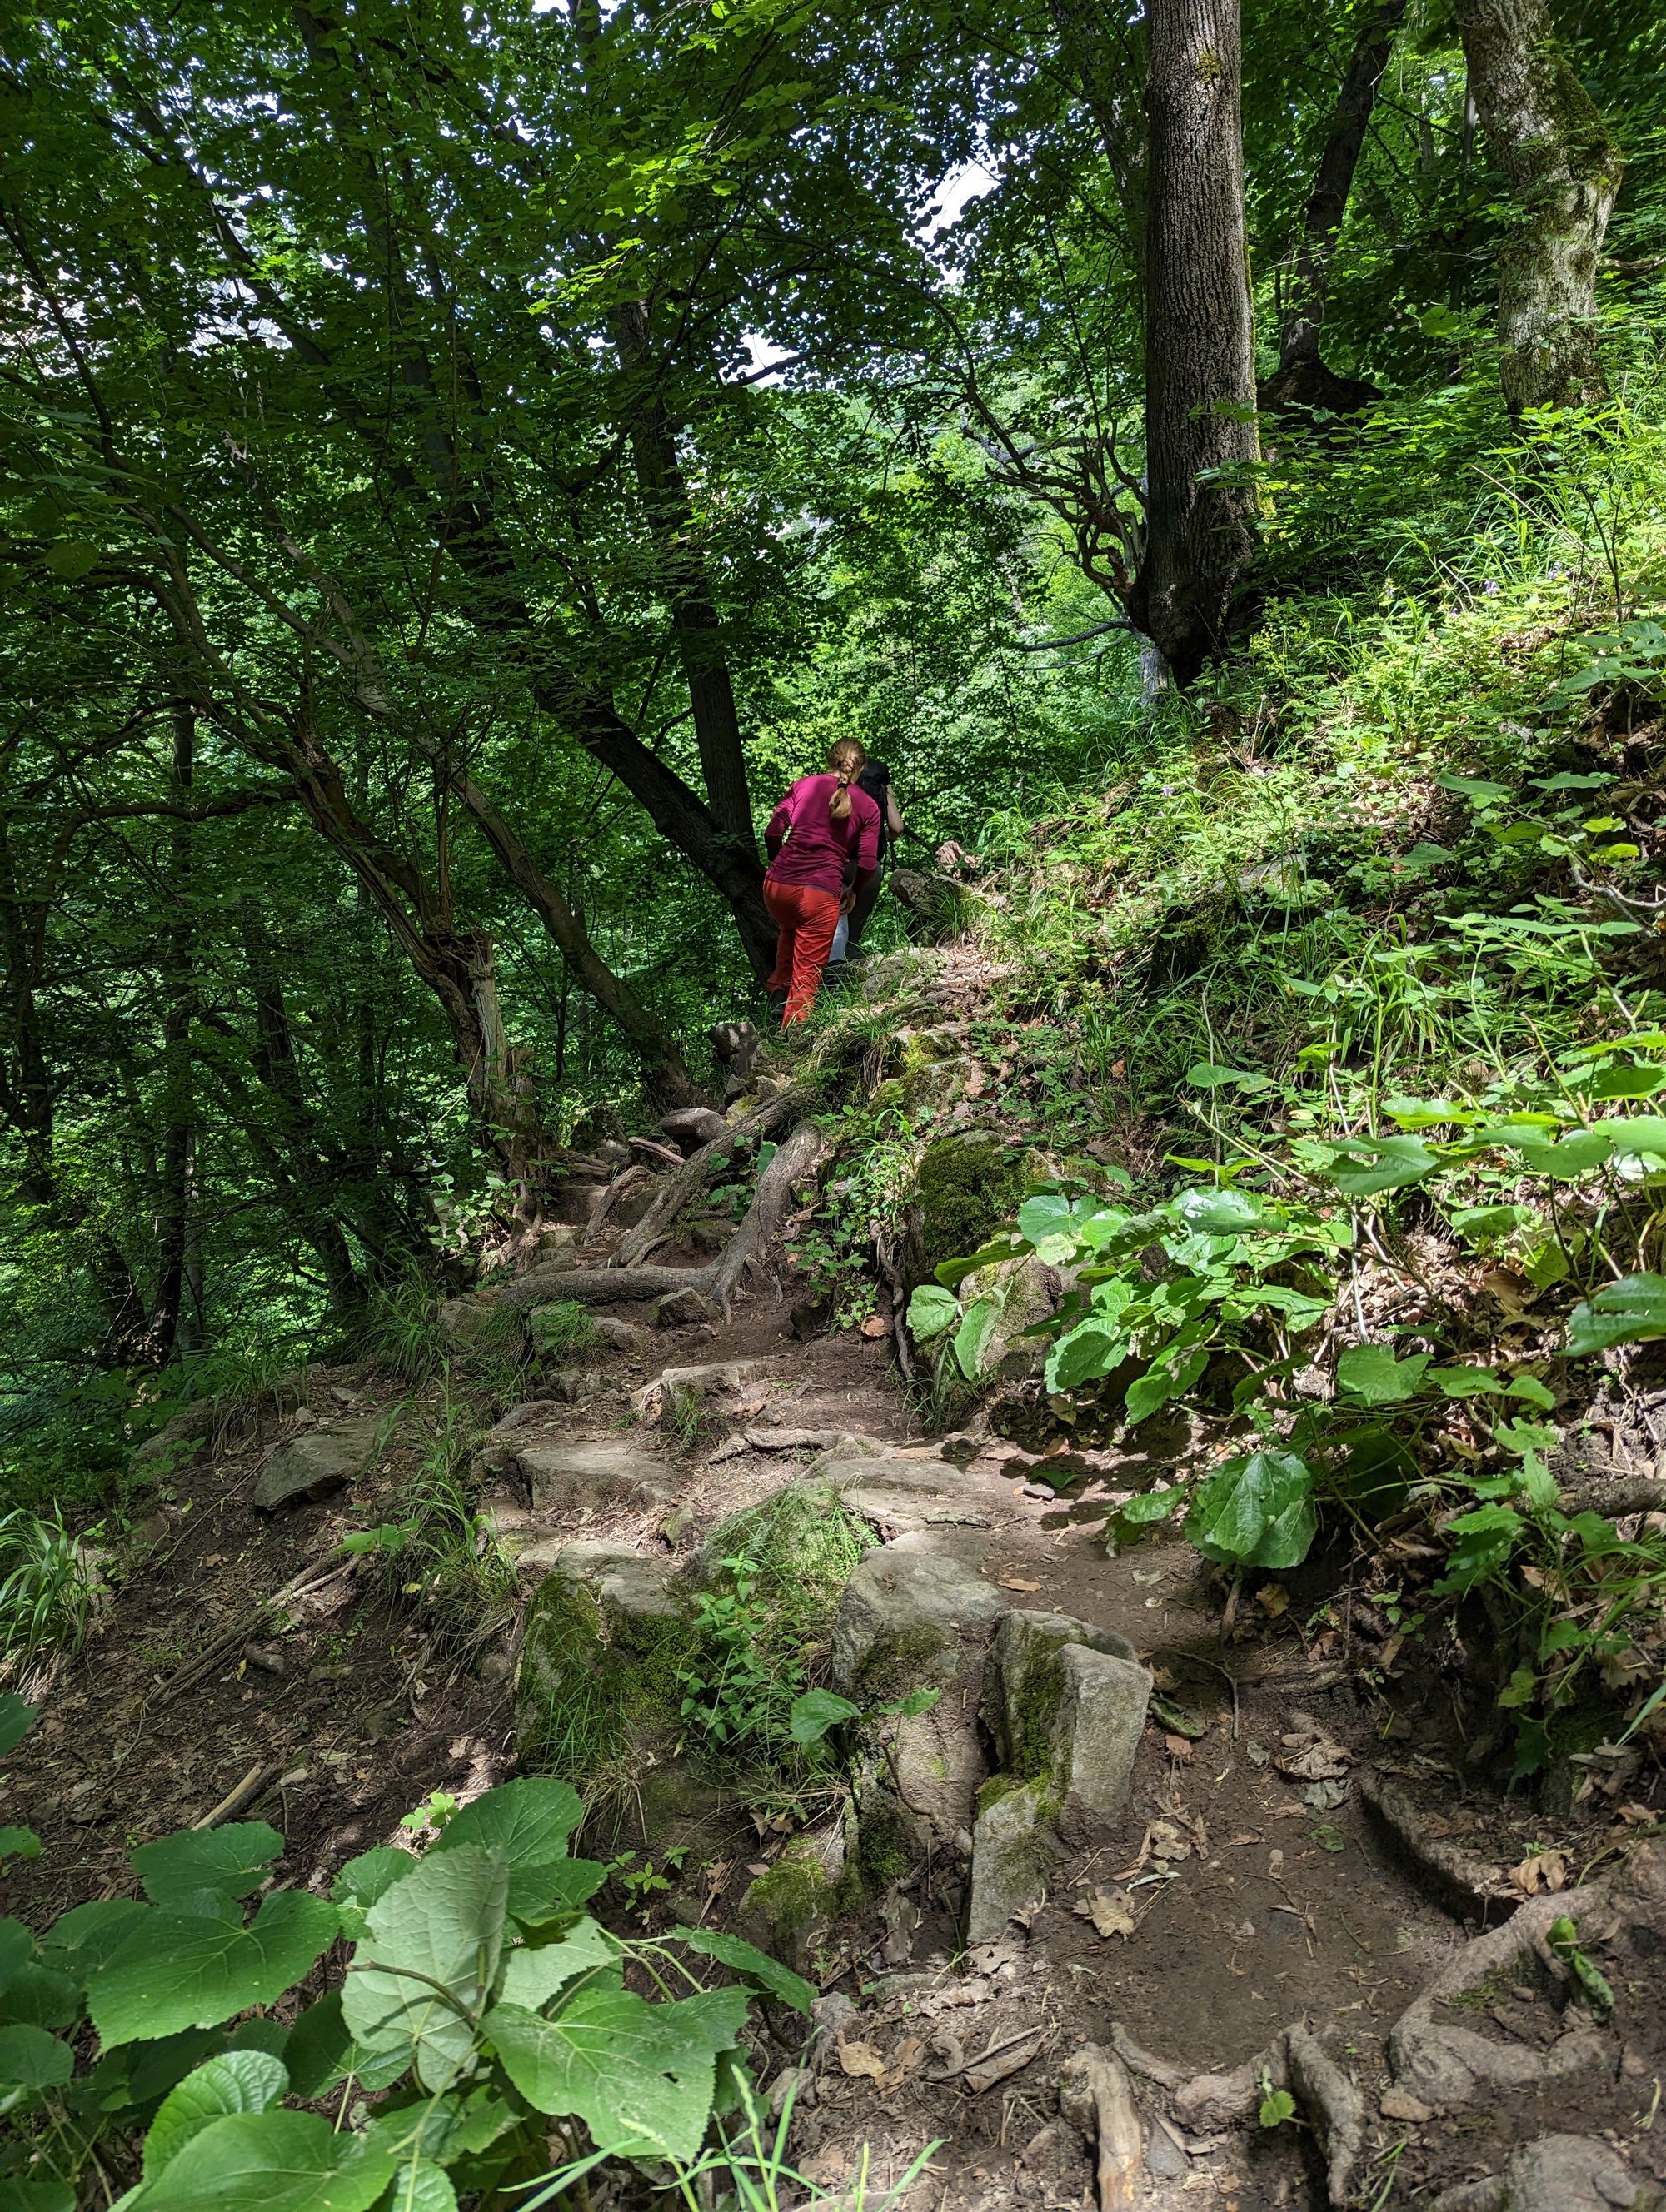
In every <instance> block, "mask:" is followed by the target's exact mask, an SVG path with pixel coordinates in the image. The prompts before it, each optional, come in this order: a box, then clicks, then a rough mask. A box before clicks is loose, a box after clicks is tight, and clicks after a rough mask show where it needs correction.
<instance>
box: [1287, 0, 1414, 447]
mask: <svg viewBox="0 0 1666 2212" xmlns="http://www.w3.org/2000/svg"><path fill="white" fill-rule="evenodd" d="M1405 13H1406V0H1373V4H1371V5H1369V6H1368V7H1367V9H1366V11H1365V15H1362V16H1361V18H1360V20H1359V29H1358V31H1357V32H1356V33H1355V34H1354V40H1353V52H1351V53H1350V54H1349V56H1348V60H1347V68H1346V69H1345V70H1343V72H1342V82H1341V86H1340V87H1339V88H1338V89H1337V94H1336V106H1335V109H1334V110H1333V111H1332V113H1331V119H1330V129H1329V131H1328V132H1327V134H1326V137H1325V143H1324V146H1323V148H1322V150H1321V152H1320V155H1319V166H1318V167H1317V168H1316V170H1315V172H1314V175H1313V189H1312V191H1310V193H1309V195H1308V201H1307V207H1306V210H1305V212H1304V216H1303V218H1302V236H1301V243H1300V244H1299V245H1298V247H1297V249H1296V264H1295V267H1294V269H1293V270H1292V272H1291V279H1290V284H1289V289H1288V290H1287V292H1286V297H1285V303H1284V317H1283V321H1282V323H1281V325H1280V331H1279V367H1278V372H1277V374H1276V375H1274V378H1273V379H1272V380H1271V382H1270V383H1269V385H1268V391H1267V395H1266V397H1267V400H1268V404H1269V405H1272V406H1289V405H1291V404H1297V405H1300V406H1307V407H1329V408H1332V409H1335V410H1337V411H1342V410H1346V409H1347V408H1350V407H1356V406H1358V405H1359V404H1361V401H1362V398H1364V397H1365V395H1366V394H1367V393H1368V392H1369V387H1368V386H1363V385H1353V384H1350V383H1349V382H1348V380H1346V379H1344V378H1342V377H1339V376H1337V375H1335V374H1334V372H1333V371H1331V370H1330V369H1329V368H1327V367H1326V366H1325V363H1324V362H1323V361H1322V358H1321V357H1320V353H1319V333H1320V331H1322V329H1323V327H1324V319H1325V307H1326V303H1327V301H1328V300H1329V294H1330V275H1331V270H1332V267H1333V265H1334V264H1335V256H1336V241H1337V239H1338V237H1339V236H1340V235H1341V228H1342V218H1343V216H1345V215H1346V214H1347V204H1348V195H1349V193H1350V192H1351V191H1353V173H1354V171H1355V170H1356V169H1357V168H1358V167H1359V155H1360V150H1361V149H1362V148H1363V147H1364V145H1365V132H1366V130H1367V128H1368V127H1369V125H1370V123H1371V110H1372V108H1373V107H1374V106H1376V105H1377V86H1378V84H1379V83H1380V82H1382V77H1383V71H1384V70H1386V69H1387V67H1388V65H1389V55H1390V53H1392V52H1393V51H1394V41H1395V34H1396V33H1398V31H1399V29H1400V25H1401V21H1402V18H1403V17H1404V15H1405Z"/></svg>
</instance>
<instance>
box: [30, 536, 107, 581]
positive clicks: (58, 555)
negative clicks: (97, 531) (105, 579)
mask: <svg viewBox="0 0 1666 2212" xmlns="http://www.w3.org/2000/svg"><path fill="white" fill-rule="evenodd" d="M44 557H45V560H46V566H47V567H48V568H50V569H51V570H52V574H53V575H55V576H57V577H58V578H59V579H60V580H62V581H63V582H64V583H66V584H78V583H79V582H80V581H81V580H82V577H83V576H86V575H90V574H91V573H92V571H93V570H94V568H96V567H97V566H98V558H99V549H98V547H97V546H96V545H88V544H87V543H86V541H85V539H83V538H73V539H69V540H66V541H65V543H64V544H61V545H49V546H48V547H47V549H46V555H45V556H44Z"/></svg>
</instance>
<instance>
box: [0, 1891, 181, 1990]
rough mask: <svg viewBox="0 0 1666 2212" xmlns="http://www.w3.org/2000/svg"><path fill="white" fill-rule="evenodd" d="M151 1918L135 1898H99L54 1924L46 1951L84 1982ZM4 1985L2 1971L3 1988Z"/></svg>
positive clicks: (74, 1908)
mask: <svg viewBox="0 0 1666 2212" xmlns="http://www.w3.org/2000/svg"><path fill="white" fill-rule="evenodd" d="M148 1917H149V1906H147V1905H141V1904H140V1903H139V1901H138V1899H137V1898H135V1897H95V1898H93V1899H91V1900H90V1901H89V1902H88V1904H86V1905H71V1906H70V1910H69V1911H67V1912H66V1913H64V1914H63V1915H62V1916H61V1917H59V1918H58V1919H57V1920H55V1921H54V1922H53V1923H52V1927H51V1928H50V1929H48V1931H47V1934H46V1944H45V1948H46V1952H47V1954H49V1955H50V1956H51V1958H52V1962H53V1964H54V1965H56V1966H63V1967H64V1969H65V1970H66V1972H70V1973H72V1974H74V1975H76V1977H77V1978H79V1979H81V1980H82V1981H83V1982H84V1981H85V1980H86V1979H87V1978H88V1976H89V1975H90V1974H92V1973H94V1972H95V1971H96V1970H97V1968H98V1967H99V1966H101V1965H102V1964H103V1962H104V1961H105V1960H106V1959H107V1958H108V1957H109V1956H110V1954H111V1953H112V1951H114V1950H115V1948H117V1946H118V1945H119V1943H121V1942H123V1941H124V1940H125V1938H126V1937H127V1936H130V1935H131V1933H132V1931H133V1929H135V1928H136V1927H137V1925H138V1924H139V1923H140V1922H141V1921H142V1920H144V1919H146V1918H148ZM4 1984H5V1975H4V1972H3V1970H0V1988H3V1987H4Z"/></svg>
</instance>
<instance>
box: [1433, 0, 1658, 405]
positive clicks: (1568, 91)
mask: <svg viewBox="0 0 1666 2212" xmlns="http://www.w3.org/2000/svg"><path fill="white" fill-rule="evenodd" d="M1457 15H1458V23H1459V27H1460V28H1461V30H1462V34H1463V53H1464V59H1465V60H1466V61H1467V62H1468V67H1469V84H1470V88H1471V90H1472V91H1473V93H1474V100H1475V106H1476V108H1477V109H1478V111H1479V112H1480V116H1481V129H1482V130H1483V131H1485V132H1486V133H1487V145H1488V148H1489V149H1490V150H1491V153H1492V155H1493V160H1494V161H1496V162H1497V163H1498V165H1499V168H1500V169H1502V170H1503V172H1504V173H1505V177H1506V178H1508V179H1509V181H1510V188H1511V193H1512V194H1513V196H1514V197H1515V201H1516V204H1517V222H1516V223H1515V226H1514V228H1512V229H1511V231H1510V232H1509V234H1507V236H1506V237H1505V242H1504V245H1503V246H1502V247H1501V249H1500V251H1499V381H1500V383H1501V384H1502V385H1503V386H1504V396H1505V404H1506V405H1507V406H1508V407H1509V409H1510V411H1511V414H1512V415H1519V414H1521V413H1522V411H1523V409H1525V408H1529V407H1569V406H1579V405H1583V404H1587V403H1588V402H1590V401H1591V400H1595V399H1600V398H1602V394H1603V384H1602V369H1601V368H1600V366H1599V364H1598V361H1597V352H1596V268H1597V263H1598V260H1599V259H1600V258H1601V255H1602V240H1603V237H1604V235H1605V234H1606V233H1607V230H1608V217H1609V216H1610V215H1611V214H1612V213H1613V210H1614V195H1615V193H1616V192H1618V191H1619V189H1620V170H1621V167H1622V166H1623V164H1622V161H1621V158H1620V149H1619V147H1618V146H1617V145H1616V144H1615V143H1614V139H1613V138H1612V137H1610V136H1609V133H1608V127H1607V125H1605V124H1604V122H1603V120H1602V116H1601V115H1600V114H1599V113H1598V112H1597V110H1596V107H1595V106H1593V105H1592V103H1591V101H1590V99H1589V98H1588V97H1587V95H1586V93H1585V90H1584V86H1583V85H1581V83H1580V82H1579V80H1578V77H1577V76H1575V75H1574V73H1573V70H1572V68H1571V67H1570V66H1569V64H1568V62H1567V60H1566V57H1565V56H1564V54H1563V53H1562V51H1561V49H1560V46H1558V45H1557V43H1556V33H1555V30H1554V26H1553V24H1552V21H1551V16H1550V9H1549V6H1548V4H1547V0H1457Z"/></svg>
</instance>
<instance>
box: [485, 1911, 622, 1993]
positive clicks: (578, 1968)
mask: <svg viewBox="0 0 1666 2212" xmlns="http://www.w3.org/2000/svg"><path fill="white" fill-rule="evenodd" d="M618 1960H619V1947H618V1945H617V1943H616V1942H614V1941H613V1939H612V1937H611V1936H610V1935H609V1934H608V1933H607V1931H606V1929H604V1928H600V1927H599V1926H598V1925H597V1923H595V1922H594V1921H593V1920H581V1921H580V1923H579V1924H578V1926H577V1927H576V1928H575V1929H574V1930H573V1932H572V1934H571V1935H570V1936H564V1937H563V1938H562V1941H561V1942H559V1943H544V1944H541V1945H538V1946H537V1947H533V1948H521V1949H520V1950H518V1951H511V1952H510V1954H509V1956H508V1960H507V1962H506V1964H505V1966H504V1968H503V1978H502V1984H501V1985H500V1986H499V1989H498V1993H497V1994H498V1998H499V2001H500V2002H502V2003H503V2004H512V2005H519V2006H520V2008H521V2009H522V2011H523V2012H541V2011H542V2010H543V2009H544V2006H545V2005H546V2004H548V2003H549V2002H550V1998H551V1997H552V1996H554V1995H555V1994H556V1990H562V1989H565V1988H566V1986H567V1984H569V1982H574V1981H576V1980H577V1979H578V1978H579V1977H580V1975H581V1974H590V1973H594V1972H596V1971H597V1970H598V1969H599V1968H600V1967H604V1966H605V1967H612V1966H617V1964H618Z"/></svg>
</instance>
